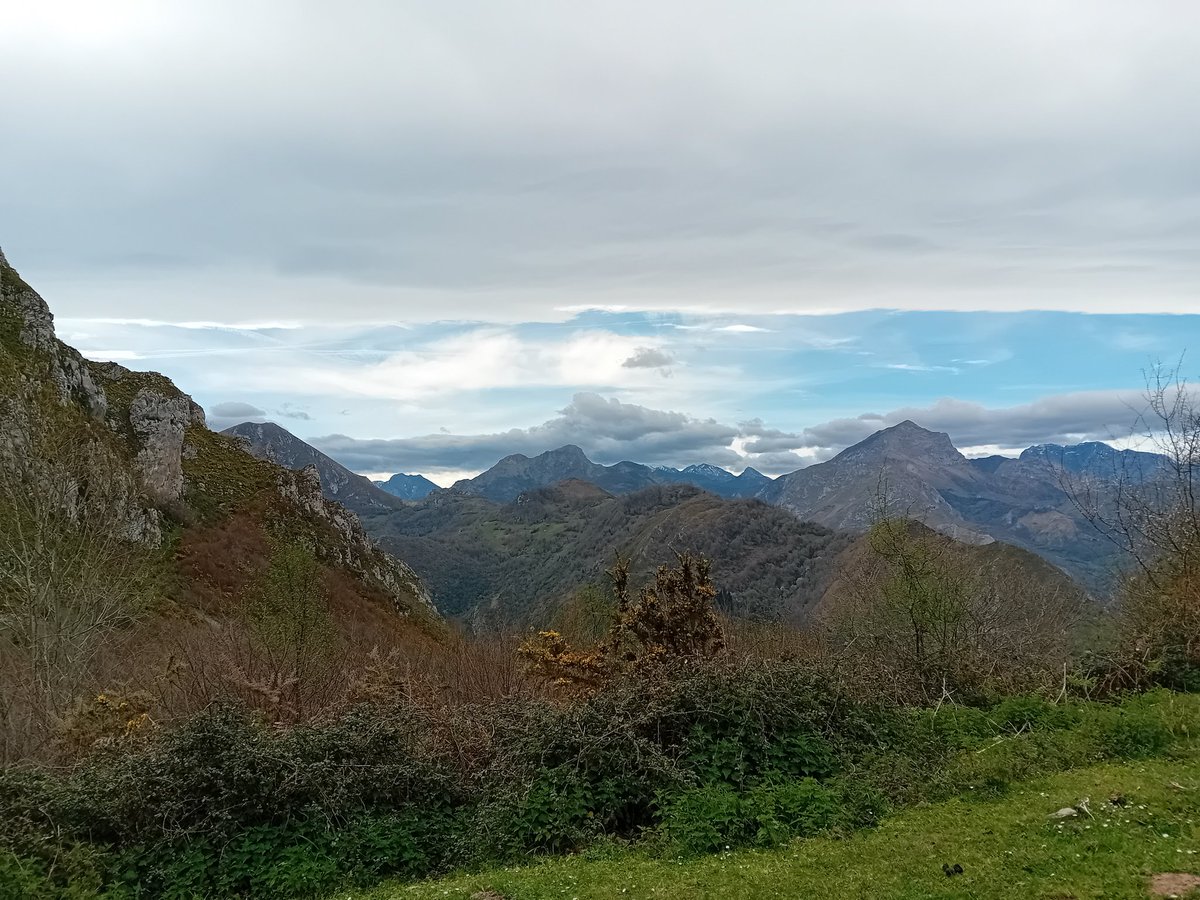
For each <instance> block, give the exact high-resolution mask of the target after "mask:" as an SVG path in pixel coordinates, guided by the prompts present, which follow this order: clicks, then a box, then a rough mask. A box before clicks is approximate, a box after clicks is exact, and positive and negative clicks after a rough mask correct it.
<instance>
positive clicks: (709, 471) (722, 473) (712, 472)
mask: <svg viewBox="0 0 1200 900" xmlns="http://www.w3.org/2000/svg"><path fill="white" fill-rule="evenodd" d="M683 471H684V473H685V474H688V475H704V476H706V477H708V478H719V479H721V480H722V481H723V480H725V479H727V478H735V477H737V476H735V475H734V474H733V473H732V472H730V471H729V470H727V469H722V468H721V467H720V466H714V465H713V464H712V463H695V464H694V465H690V466H688V467H687V468H686V469H684V470H683Z"/></svg>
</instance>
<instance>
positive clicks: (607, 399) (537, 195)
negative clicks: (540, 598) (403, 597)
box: [0, 0, 1200, 484]
mask: <svg viewBox="0 0 1200 900" xmlns="http://www.w3.org/2000/svg"><path fill="white" fill-rule="evenodd" d="M0 21H2V22H3V27H2V28H0V83H2V84H4V85H5V88H4V90H3V91H0V121H2V122H3V123H4V124H3V126H2V127H3V133H2V135H0V246H3V248H4V251H5V253H6V255H7V257H8V259H9V260H10V262H12V263H13V265H15V266H16V267H17V268H18V269H19V270H20V271H21V273H22V275H23V276H24V277H25V278H26V280H27V281H29V282H31V283H32V284H34V285H35V286H36V287H37V288H38V289H39V291H40V292H41V293H42V294H43V296H44V297H45V298H46V299H47V301H48V302H49V303H50V305H51V308H52V309H53V310H54V311H55V313H56V316H57V324H58V328H59V333H60V337H62V338H63V339H64V340H66V341H67V342H68V343H71V344H72V345H74V346H76V347H78V348H79V349H80V350H82V351H83V352H85V353H86V354H87V355H88V356H90V357H92V358H96V359H113V360H116V361H119V362H121V363H123V364H125V365H127V366H130V367H131V368H137V369H153V370H156V371H161V372H163V373H165V374H167V375H169V376H170V377H172V378H173V379H174V380H175V381H176V382H177V383H178V384H179V385H180V386H181V387H182V388H183V389H184V390H187V391H188V392H189V393H191V394H192V395H193V396H194V397H195V398H196V399H197V401H198V402H200V403H201V404H202V405H203V406H204V407H205V409H206V411H207V413H208V416H209V421H210V424H211V425H212V426H213V427H215V428H220V427H225V426H228V425H231V424H235V423H236V422H239V421H244V420H247V419H256V420H265V419H270V420H274V421H278V422H280V424H283V425H284V426H285V427H287V428H289V429H290V430H292V431H293V432H295V433H296V434H297V435H299V436H300V437H302V438H304V439H306V440H309V441H310V442H311V443H313V444H315V445H316V446H318V447H320V448H321V449H324V450H325V451H326V452H329V453H330V454H331V455H333V456H335V457H336V458H338V459H339V460H341V461H342V462H344V463H346V464H347V465H349V466H351V467H352V468H354V469H356V470H358V471H362V472H365V473H369V474H372V475H383V474H388V473H391V472H395V471H406V472H421V473H423V474H426V475H428V476H429V477H431V478H433V479H434V480H435V481H438V482H439V483H443V484H446V483H450V482H451V481H453V480H454V479H455V478H457V477H460V476H462V475H466V474H471V473H474V472H477V471H479V470H481V469H483V468H486V467H487V466H489V465H490V464H491V463H493V462H495V461H496V460H497V459H499V458H500V457H501V456H504V455H506V454H508V453H512V452H522V453H527V454H534V453H537V452H541V451H542V450H546V449H550V448H552V447H555V446H559V445H561V444H564V443H575V444H578V445H579V446H581V447H583V448H584V450H585V451H587V452H588V454H589V455H590V456H591V457H592V458H593V459H595V460H596V461H598V462H605V463H611V462H615V461H618V460H620V459H634V460H637V461H639V462H645V463H649V464H668V465H679V466H682V465H688V464H690V463H694V462H711V463H716V464H719V465H724V466H727V467H728V468H730V469H732V470H734V471H739V470H741V469H742V468H744V467H745V466H748V465H752V466H754V467H756V468H758V469H760V470H762V471H764V472H766V473H768V474H772V475H774V474H779V473H782V472H786V471H791V470H794V469H796V468H799V467H801V466H804V465H807V464H811V463H813V462H817V461H820V460H823V459H826V458H828V457H829V456H830V455H832V454H833V453H835V452H837V451H838V450H840V449H841V448H842V447H844V446H846V445H847V444H849V443H853V442H854V441H856V440H859V439H861V438H862V437H865V436H866V435H868V434H870V433H871V432H872V431H874V430H876V429H877V428H880V427H884V426H886V425H888V424H894V423H895V422H898V421H901V420H902V419H905V418H911V419H913V420H914V421H917V422H918V423H919V424H922V425H925V426H926V427H929V428H933V429H936V430H940V431H946V432H948V433H949V434H950V436H951V437H952V438H953V439H954V441H955V442H956V444H957V445H958V446H960V448H964V449H966V450H968V451H969V452H971V453H985V452H995V451H998V452H1010V453H1011V452H1016V451H1018V450H1019V449H1020V448H1022V447H1025V446H1028V445H1030V444H1034V443H1042V442H1047V441H1054V442H1069V441H1076V440H1084V439H1121V438H1122V437H1124V436H1126V435H1128V433H1129V431H1130V429H1131V427H1133V425H1134V421H1135V419H1136V417H1137V413H1138V410H1139V409H1140V404H1141V399H1140V397H1141V393H1142V389H1143V386H1144V380H1143V377H1144V376H1143V373H1144V371H1145V370H1146V369H1147V368H1148V367H1150V366H1153V365H1154V364H1155V363H1157V362H1160V361H1161V362H1165V363H1167V364H1170V365H1174V364H1176V363H1178V362H1179V360H1180V359H1181V358H1182V360H1183V371H1184V373H1185V374H1193V373H1196V371H1197V369H1200V366H1197V365H1196V357H1195V355H1194V354H1196V353H1200V252H1198V251H1200V166H1198V165H1196V160H1197V159H1200V5H1197V4H1193V3H1190V2H1183V0H1178V2H1167V0H1158V2H1156V0H1143V2H1138V3H1129V2H1124V0H1122V2H1107V0H1077V2H1056V0H1037V2H1025V0H1005V2H984V0H981V2H973V3H962V2H961V0H946V2H939V0H922V2H913V3H910V2H905V0H886V2H885V0H879V2H869V0H861V2H855V3H844V2H834V0H829V2H822V3H816V2H804V0H799V2H786V3H785V2H779V3H776V2H767V0H760V2H754V3H736V2H720V3H718V2H704V0H690V2H682V0H659V2H656V3H654V4H645V3H636V4H635V3H632V2H623V0H609V2H606V3H603V4H568V3H561V2H548V0H547V2H532V0H529V2H517V0H489V2H472V0H459V2H455V3H444V2H442V3H437V2H399V0H394V2H383V0H380V2H374V0H347V2H344V3H338V4H329V3H316V2H307V0H253V2H237V3H234V2H226V0H207V2H203V3H202V2H198V0H197V2H190V0H177V2H172V3H163V2H156V0H106V2H105V3H103V4H99V3H95V2H91V0H40V2H38V3H25V2H16V0H0ZM1189 353H1190V354H1192V355H1189Z"/></svg>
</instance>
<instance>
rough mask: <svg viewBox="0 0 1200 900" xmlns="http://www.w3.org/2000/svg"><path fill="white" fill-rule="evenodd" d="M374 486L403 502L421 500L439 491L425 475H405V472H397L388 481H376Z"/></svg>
mask: <svg viewBox="0 0 1200 900" xmlns="http://www.w3.org/2000/svg"><path fill="white" fill-rule="evenodd" d="M374 484H375V486H376V487H377V488H379V489H380V490H381V491H387V492H388V493H389V494H391V495H392V496H393V497H399V498H400V499H401V500H420V499H421V498H422V497H428V496H429V494H430V493H431V492H433V491H436V490H437V489H438V486H437V485H436V484H434V483H433V482H432V481H430V480H429V479H428V478H426V477H425V476H424V475H405V474H404V473H403V472H397V473H396V474H395V475H393V476H392V477H391V478H389V479H388V480H387V481H376V482H374Z"/></svg>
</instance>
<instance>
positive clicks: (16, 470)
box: [0, 422, 151, 758]
mask: <svg viewBox="0 0 1200 900" xmlns="http://www.w3.org/2000/svg"><path fill="white" fill-rule="evenodd" d="M114 452H115V451H113V450H112V449H111V448H109V447H108V446H106V444H105V442H104V440H103V439H102V437H101V436H93V435H91V434H89V433H88V432H87V431H86V430H84V431H82V432H73V431H71V430H70V429H68V428H66V427H65V426H58V425H55V424H53V423H45V422H43V423H40V424H39V425H37V426H36V427H34V428H31V429H29V431H28V433H27V434H24V435H22V436H21V438H20V440H19V441H14V442H13V443H12V444H11V445H10V446H9V447H8V448H7V449H6V452H5V453H3V454H2V455H0V655H2V658H3V660H4V671H3V673H2V674H3V678H4V680H5V682H6V683H5V690H4V694H5V706H4V708H3V709H0V714H2V715H4V716H5V718H6V721H5V722H4V723H3V725H4V726H5V727H4V741H5V745H4V747H3V748H2V749H0V753H3V755H4V757H6V758H11V757H13V756H19V755H22V754H24V753H26V752H29V751H30V750H31V749H32V748H33V747H34V746H35V745H36V744H37V743H38V742H40V741H44V740H45V739H46V738H47V737H48V736H49V735H50V734H52V733H53V730H54V729H55V727H56V726H57V725H58V724H59V722H60V721H61V717H62V716H63V714H64V713H65V712H66V710H67V708H68V707H69V706H70V705H71V704H72V703H73V701H74V700H75V699H76V698H77V697H78V695H79V692H80V691H81V690H82V689H83V687H84V685H85V683H86V681H87V676H88V672H89V669H90V667H91V664H92V661H93V659H94V657H95V654H96V653H97V651H98V649H99V648H100V646H101V643H102V641H103V640H104V638H105V637H106V635H108V634H110V633H111V632H112V631H113V630H115V629H119V628H121V627H123V626H125V625H127V624H129V623H130V622H132V621H133V620H134V619H135V618H136V617H137V616H138V615H139V613H140V612H141V610H142V609H143V608H144V607H145V606H146V603H147V600H148V597H149V594H150V587H151V585H150V580H149V568H148V566H147V552H146V550H145V548H143V547H141V546H139V545H138V544H137V543H136V542H134V541H133V540H131V538H130V533H129V530H130V529H129V510H130V505H129V496H128V490H129V487H128V482H127V481H125V480H123V479H122V477H121V470H120V467H119V465H118V461H117V459H116V458H115V456H114Z"/></svg>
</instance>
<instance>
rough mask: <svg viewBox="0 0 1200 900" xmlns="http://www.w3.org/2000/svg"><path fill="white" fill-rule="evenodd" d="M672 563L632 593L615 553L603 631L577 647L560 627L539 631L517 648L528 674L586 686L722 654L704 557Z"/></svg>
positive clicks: (721, 635) (622, 563)
mask: <svg viewBox="0 0 1200 900" xmlns="http://www.w3.org/2000/svg"><path fill="white" fill-rule="evenodd" d="M676 562H677V565H676V566H674V567H671V566H665V565H664V566H659V567H658V571H657V572H656V573H655V575H654V581H653V583H652V584H648V585H645V586H644V587H643V588H642V589H641V590H640V591H638V592H637V593H636V594H631V593H630V589H629V561H628V560H625V559H621V558H619V557H618V559H617V562H616V565H615V566H614V567H613V569H612V570H611V571H610V572H609V573H608V575H609V578H610V579H611V580H612V586H613V596H614V598H615V599H616V609H615V612H614V615H613V621H612V624H611V625H610V626H609V630H608V634H607V635H606V636H605V637H604V639H603V640H602V641H601V642H600V643H599V644H597V645H596V646H594V647H590V648H587V649H576V648H574V647H572V646H571V644H570V642H569V641H567V640H566V639H565V638H564V637H563V636H562V635H561V634H559V633H558V632H557V631H542V632H539V633H538V635H537V636H536V637H535V638H533V639H531V640H529V641H526V642H525V643H524V644H522V645H521V648H520V649H519V651H518V652H519V653H520V655H521V656H522V657H523V658H524V659H525V660H526V662H527V663H528V664H529V667H530V670H531V672H532V673H533V674H536V675H540V676H541V677H543V678H546V679H549V680H550V681H551V682H552V683H554V684H555V685H558V686H560V687H564V688H568V689H573V690H576V691H581V692H588V691H591V690H595V689H596V688H598V687H600V686H601V685H603V684H605V683H606V682H608V681H609V680H611V679H612V678H613V677H615V676H618V675H623V674H627V673H630V672H641V673H645V672H648V671H649V670H651V669H654V668H657V667H659V666H661V665H662V664H664V663H668V662H675V661H686V660H698V659H706V658H709V657H712V656H716V655H717V654H719V653H721V652H722V651H723V650H724V649H725V635H724V632H723V630H722V628H721V623H720V621H719V620H718V618H717V614H716V612H715V611H714V610H713V605H712V604H713V599H714V598H715V597H716V595H717V589H716V588H715V587H714V586H713V583H712V577H711V571H710V570H711V567H710V564H709V561H708V560H707V559H705V558H704V557H702V556H693V555H692V554H691V553H687V552H685V553H679V554H676Z"/></svg>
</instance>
